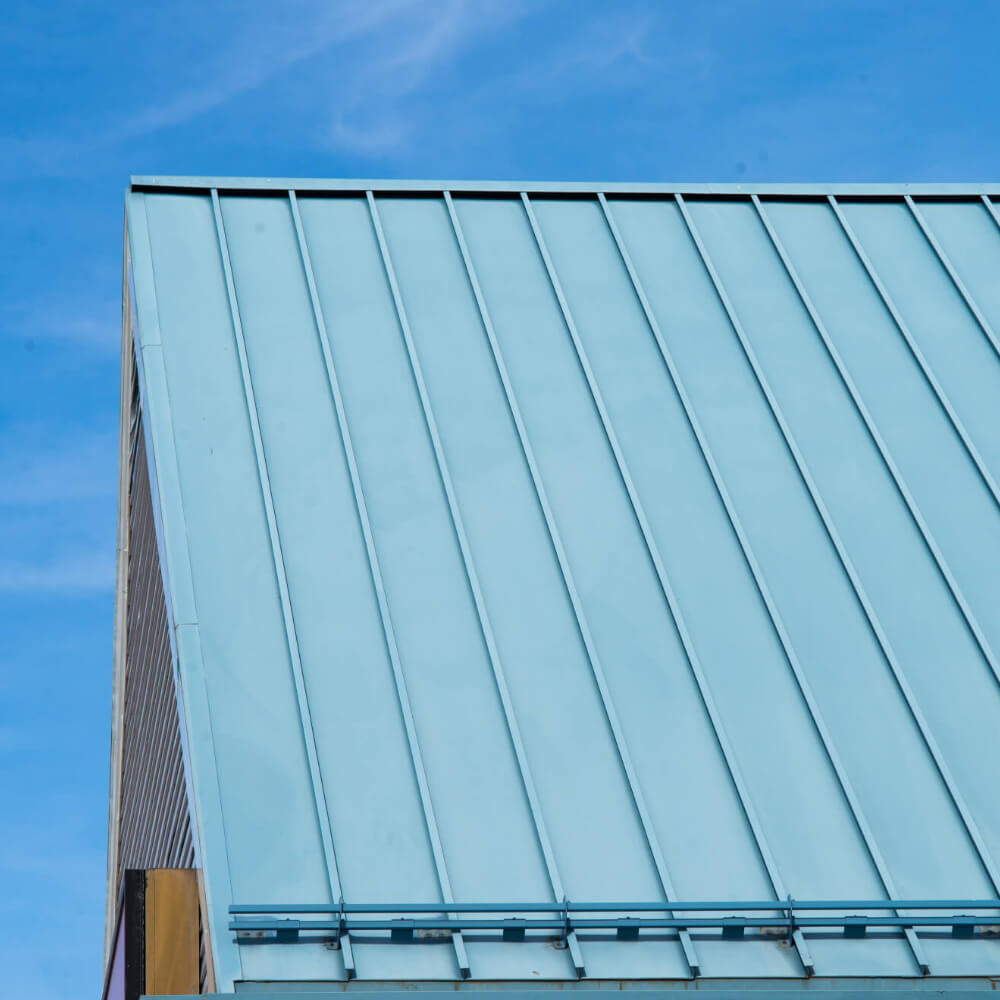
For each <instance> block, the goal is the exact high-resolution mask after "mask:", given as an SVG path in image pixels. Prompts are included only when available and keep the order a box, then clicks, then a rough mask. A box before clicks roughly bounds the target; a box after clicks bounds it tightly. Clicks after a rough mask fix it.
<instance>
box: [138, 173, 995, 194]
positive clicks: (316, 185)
mask: <svg viewBox="0 0 1000 1000" xmlns="http://www.w3.org/2000/svg"><path fill="white" fill-rule="evenodd" d="M130 185H131V187H132V188H133V189H142V188H172V189H175V190H192V191H194V192H200V191H204V192H207V191H209V190H211V189H212V188H217V189H219V190H224V191H255V192H260V193H274V194H280V195H282V196H283V197H287V194H288V191H290V190H295V191H298V192H299V193H300V194H303V193H308V192H326V193H336V192H340V191H343V192H358V193H361V194H363V193H364V192H366V191H374V192H376V193H380V192H400V193H405V192H415V193H431V194H443V193H444V192H445V191H451V192H452V193H462V194H465V193H471V194H475V193H483V194H511V195H518V194H520V192H522V191H526V192H527V193H528V194H597V193H598V192H603V193H604V194H625V195H629V194H637V195H646V194H653V195H657V194H662V195H667V196H670V195H674V194H677V193H680V194H682V195H683V194H691V195H708V196H711V195H737V196H738V195H746V196H749V195H751V194H760V195H773V196H782V195H784V196H788V197H800V198H801V197H817V198H819V197H825V196H826V195H828V194H833V195H843V196H847V197H861V198H863V197H874V198H897V199H902V198H903V196H904V195H912V196H914V197H920V196H928V197H932V198H948V197H955V198H958V197H965V198H978V197H979V196H981V195H987V196H988V195H994V196H1000V185H998V184H996V183H993V184H672V183H660V184H654V183H650V184H629V183H618V184H601V183H597V182H594V183H587V182H584V183H563V182H560V181H529V182H524V181H487V180H482V181H445V180H391V179H390V180H366V179H355V178H345V179H341V178H329V177H309V178H292V177H176V176H170V175H137V176H133V177H132V178H131V179H130Z"/></svg>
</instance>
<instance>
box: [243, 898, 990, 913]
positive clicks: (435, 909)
mask: <svg viewBox="0 0 1000 1000" xmlns="http://www.w3.org/2000/svg"><path fill="white" fill-rule="evenodd" d="M789 903H790V904H791V907H792V909H794V910H796V911H800V910H844V911H847V910H893V909H903V910H953V911H954V910H1000V899H892V900H889V899H863V900H859V899H820V900H817V899H804V900H803V899H792V900H782V901H780V902H777V901H775V900H773V899H771V900H749V901H747V900H709V901H706V900H692V901H687V902H685V901H683V900H670V902H665V901H664V900H660V901H658V902H641V903H640V902H631V903H589V902H579V903H573V902H566V903H551V902H549V903H544V902H543V903H539V902H533V903H447V904H445V903H441V902H437V903H348V902H344V903H343V904H342V905H339V904H336V903H302V904H299V903H278V904H274V905H270V906H267V905H263V904H261V905H258V904H249V903H241V904H233V905H232V906H230V907H229V912H230V913H231V914H233V915H237V914H250V915H253V914H273V913H338V912H343V913H443V912H445V911H447V912H449V913H562V912H564V910H568V911H569V912H570V913H663V912H664V911H666V910H685V911H689V912H696V911H708V912H717V913H722V912H740V913H749V912H754V911H768V910H771V911H774V910H780V911H782V912H785V911H787V909H788V905H789Z"/></svg>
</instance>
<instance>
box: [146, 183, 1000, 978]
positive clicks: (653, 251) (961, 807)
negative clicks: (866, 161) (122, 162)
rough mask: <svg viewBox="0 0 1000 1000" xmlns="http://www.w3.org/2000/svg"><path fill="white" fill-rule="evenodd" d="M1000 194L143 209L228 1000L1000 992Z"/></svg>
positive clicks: (475, 192)
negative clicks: (489, 992) (926, 988)
mask: <svg viewBox="0 0 1000 1000" xmlns="http://www.w3.org/2000/svg"><path fill="white" fill-rule="evenodd" d="M997 194H1000V189H994V188H989V187H981V186H949V187H943V186H941V187H934V186H929V187H927V186H925V187H916V186H910V187H907V186H898V187H894V188H888V187H878V188H855V187H848V188H834V187H828V188H820V187H811V186H810V187H799V188H773V187H768V188H749V187H730V188H720V187H707V186H698V185H687V186H685V185H681V186H645V187H642V186H621V185H619V186H609V185H605V186H576V187H574V186H571V185H564V186H559V185H527V186H525V185H494V184H453V185H440V184H433V183H429V184H414V183H406V182H397V181H387V182H378V183H376V182H370V181H367V182H342V181H322V182H319V181H308V182H296V181H283V180H282V181H273V180H261V181H243V180H238V181H237V180H233V179H219V180H212V179H204V178H199V179H183V178H135V179H134V180H133V185H132V188H131V190H130V192H129V194H128V196H127V217H128V232H129V254H130V267H131V279H132V285H133V292H132V294H133V301H134V308H135V313H136V344H137V353H138V358H139V365H140V384H141V396H142V405H143V407H144V412H145V414H146V420H145V427H146V429H147V434H148V435H149V439H150V452H151V455H152V459H153V460H152V466H153V475H154V476H155V480H156V481H155V484H154V495H155V497H156V498H157V500H158V504H159V510H158V512H157V513H158V516H159V524H160V537H161V543H160V544H161V549H162V557H163V563H164V573H165V576H166V578H167V590H168V593H169V601H170V605H171V609H170V610H171V618H172V623H173V626H174V636H175V650H176V657H177V668H178V678H179V683H180V692H181V701H182V714H183V718H184V722H185V729H186V738H187V747H186V751H187V766H188V769H189V773H190V778H191V782H192V787H193V790H194V803H193V805H194V812H195V815H196V820H197V825H198V839H199V847H200V854H201V859H202V864H203V867H204V876H205V887H206V895H207V899H208V904H209V919H210V930H211V938H212V948H213V954H214V959H215V966H216V976H217V979H218V982H219V986H220V988H229V987H230V986H231V984H232V983H233V982H234V981H239V980H338V979H344V978H346V977H349V976H351V975H356V976H357V977H358V978H360V979H370V980H378V981H390V980H448V979H457V978H460V977H462V976H465V975H468V976H471V977H472V978H473V979H475V980H530V979H557V980H558V979H570V980H571V979H575V978H577V977H578V976H581V975H583V976H586V977H588V978H591V979H614V980H619V979H672V978H689V977H691V976H694V975H700V976H707V977H742V978H752V977H798V976H801V975H803V974H804V973H806V974H808V973H815V974H816V975H819V976H912V975H919V974H920V973H921V972H922V971H924V972H928V971H929V972H930V973H931V974H933V975H937V976H968V975H991V974H997V973H1000V940H998V939H997V937H996V936H995V935H993V934H992V931H991V927H992V923H991V919H992V918H991V916H990V911H985V912H984V910H983V907H982V903H981V904H980V910H979V911H978V912H979V914H980V916H981V922H976V921H973V920H971V918H970V919H968V920H967V921H966V923H965V924H964V925H963V924H962V922H961V920H960V919H958V918H957V917H955V916H954V915H955V914H961V913H967V914H972V913H976V912H977V911H975V910H972V909H969V908H968V904H966V903H963V901H972V900H979V901H984V900H985V901H989V900H993V899H997V897H998V890H1000V794H998V793H997V789H998V787H1000V754H997V752H996V747H997V733H998V732H1000V572H998V570H997V567H998V566H1000V487H998V477H1000V336H998V334H1000V214H998V213H1000V208H998V206H997V205H996V204H994V201H993V200H992V198H993V197H994V196H996V195H997ZM788 897H792V899H793V900H806V901H813V904H814V905H813V907H812V908H810V906H809V905H808V903H807V904H805V905H803V906H797V905H796V904H794V903H793V904H791V905H789V904H788V903H787V902H783V903H782V904H781V905H780V906H775V907H774V908H773V909H766V910H765V909H762V908H760V907H758V908H757V909H756V910H755V909H754V908H753V907H749V906H747V905H746V904H748V903H752V902H754V901H756V902H758V903H762V902H768V901H776V900H780V901H786V900H787V899H788ZM668 900H669V901H672V903H674V904H678V903H684V902H686V903H688V904H690V908H689V909H685V907H684V906H683V905H671V906H670V907H669V908H668V907H667V905H666V901H668ZM887 900H897V901H898V900H909V901H912V902H913V903H914V905H915V906H916V905H917V904H919V903H921V902H923V904H924V909H922V910H917V909H907V908H906V907H903V906H896V907H892V906H888V907H887V908H885V909H881V910H879V909H878V908H877V904H878V902H879V901H887ZM928 900H933V901H940V906H939V907H938V908H937V909H932V908H928V906H929V904H928V903H927V901H928ZM341 901H344V902H345V903H346V904H347V907H348V910H350V907H351V906H353V907H354V908H355V909H354V912H353V914H352V913H351V912H348V913H346V914H344V915H341V914H339V913H337V912H331V911H336V908H337V906H338V904H339V903H340V902H341ZM564 901H565V904H564ZM695 901H702V902H704V901H709V902H712V901H714V902H715V903H719V904H720V905H718V906H716V907H715V909H714V910H713V911H712V912H711V913H710V915H709V917H708V918H705V919H704V921H703V923H702V924H699V923H698V922H697V920H696V919H695V918H696V917H698V915H699V914H700V913H703V912H705V911H704V909H697V908H695V907H694V905H693V904H694V902H695ZM833 901H841V902H840V903H835V902H833ZM851 901H853V902H851ZM817 902H823V903H827V904H828V905H827V906H826V907H823V908H819V907H817V906H816V905H815V904H816V903H817ZM438 903H444V904H448V903H452V904H455V906H456V907H458V909H453V910H449V908H448V906H447V905H443V906H441V907H439V908H438V911H437V913H433V912H431V913H424V914H423V915H422V918H421V919H424V921H425V922H424V923H423V924H421V923H420V921H419V920H418V921H417V922H416V923H414V924H406V922H405V920H403V918H406V917H407V916H408V915H407V913H406V912H405V910H404V909H403V908H402V906H403V904H423V905H425V906H426V905H430V904H438ZM528 903H538V904H551V906H552V911H551V912H546V913H543V914H542V917H543V918H544V919H545V920H547V921H548V923H549V924H552V923H553V922H554V923H555V924H557V925H559V926H561V927H562V931H561V933H556V932H554V931H553V930H552V929H551V928H542V929H540V931H539V933H540V935H541V938H544V940H542V939H536V938H535V937H533V933H532V928H531V925H530V922H529V923H528V924H526V925H525V926H527V927H528V933H526V934H525V933H524V931H523V930H522V931H521V933H520V934H519V933H517V932H516V931H515V930H514V928H513V925H512V924H510V918H511V917H513V916H521V917H528V918H532V917H533V915H535V916H537V914H536V913H535V911H531V910H529V909H526V904H528ZM587 903H590V904H595V905H596V904H598V903H603V904H619V905H618V906H617V907H615V906H611V907H610V912H611V916H608V915H607V912H608V911H609V908H608V907H605V909H604V910H603V911H602V910H595V911H587V908H586V904H587ZM654 903H663V904H664V905H663V907H662V908H661V909H660V910H659V912H658V913H657V914H654V913H653V911H651V910H649V909H648V908H647V909H646V910H643V909H642V908H641V907H640V906H639V904H654ZM865 903H867V909H865V908H864V906H863V904H865ZM307 904H314V905H318V906H320V907H321V908H325V910H326V911H328V912H327V913H326V923H325V924H323V922H322V921H320V924H322V926H321V927H320V928H318V930H319V931H320V932H323V931H324V928H325V929H326V931H327V932H328V931H329V926H328V925H330V923H331V921H332V922H333V924H332V926H333V927H335V928H336V931H335V933H334V934H333V935H332V936H333V937H334V938H335V939H336V941H335V942H331V941H329V940H327V942H326V943H325V944H322V943H316V941H315V939H311V938H310V935H309V933H307V932H308V931H309V930H310V928H309V927H308V925H307V921H306V919H305V917H304V916H303V913H302V912H299V914H298V915H299V917H301V918H303V920H302V924H301V926H297V927H294V928H293V927H292V925H291V924H287V925H286V924H282V925H279V924H277V923H276V922H275V921H276V919H278V918H282V919H285V918H287V916H288V913H287V911H288V910H290V909H295V908H298V909H299V910H300V911H301V910H302V908H303V907H305V906H306V905H307ZM369 904H379V905H380V906H382V907H384V908H385V911H387V912H381V913H380V914H379V916H380V918H381V921H382V924H381V925H379V921H378V920H377V919H374V920H373V919H368V921H367V923H366V922H365V920H364V919H362V917H363V913H362V911H363V910H364V907H365V906H366V905H369ZM471 904H479V905H480V906H483V907H485V906H489V907H492V908H494V909H495V910H502V911H503V912H492V913H491V914H489V916H490V917H492V919H493V921H494V924H495V926H478V927H477V926H476V925H475V920H474V919H473V916H472V915H470V914H469V913H468V911H467V910H463V909H462V906H463V905H471ZM519 904H520V906H519ZM556 904H558V905H556ZM628 904H632V905H631V906H629V905H628ZM722 904H724V905H722ZM741 904H742V906H741ZM233 905H236V906H240V905H243V906H247V905H250V906H254V907H256V909H257V910H260V911H263V914H264V916H265V917H266V915H267V914H270V915H271V919H270V922H268V920H267V919H264V920H263V923H260V924H259V927H258V928H257V929H254V927H252V926H251V924H252V923H253V922H252V920H251V919H250V918H248V917H247V916H245V915H243V916H241V915H240V914H239V913H235V914H233V913H230V907H231V906H233ZM283 908H284V911H286V912H283ZM852 908H853V909H852ZM998 909H1000V903H998ZM938 911H940V912H941V913H942V914H944V915H943V916H942V917H941V920H942V924H941V926H940V927H931V926H928V925H927V922H926V920H927V917H928V915H931V916H933V915H934V914H935V913H936V912H938ZM601 913H604V914H605V915H604V916H601ZM359 914H360V915H359ZM588 914H589V918H590V921H591V922H590V925H588V923H587V918H588ZM729 914H736V915H741V916H743V917H747V916H748V915H749V917H750V918H751V919H750V920H749V923H748V924H747V926H745V927H742V928H740V927H737V926H736V924H737V923H739V921H729V922H728V923H727V922H726V921H725V918H726V917H727V915H729ZM755 914H756V915H757V919H758V923H757V924H754V923H753V919H752V918H753V917H754V915H755ZM761 914H763V915H764V916H765V917H767V918H773V919H771V923H773V924H774V925H775V926H765V927H762V926H759V925H760V924H761V923H767V920H765V919H763V918H762V917H761V916H760V915H761ZM857 914H867V916H864V917H863V918H858V917H857ZM920 914H922V915H923V918H924V922H923V923H921V921H920V920H919V919H917V917H918V916H919V915H920ZM260 916H261V915H260V914H258V917H260ZM306 916H307V915H306ZM409 916H410V917H412V914H410V915H409ZM904 916H905V917H912V918H913V920H912V922H907V921H905V920H901V919H899V917H904ZM994 916H995V915H994ZM654 917H658V918H659V919H660V924H658V925H656V924H654V923H649V922H648V921H651V920H653V919H654ZM342 918H343V921H344V922H341V921H342ZM948 918H953V919H948ZM498 919H499V920H501V922H500V923H496V921H497V920H498ZM824 919H829V924H828V925H823V920H824ZM390 920H397V921H401V922H399V923H394V924H390V923H388V922H387V921H390ZM601 920H603V921H604V923H601ZM636 920H638V923H636V922H635V921H636ZM231 921H234V922H235V923H234V924H233V926H234V927H241V928H242V929H240V930H239V931H238V933H237V934H236V936H234V931H233V930H230V929H229V928H230V922H231ZM240 921H243V923H242V925H241V924H240ZM352 921H354V922H353V923H352ZM435 921H436V922H435ZM560 921H562V923H561V924H560ZM567 921H568V923H567ZM643 921H647V923H643ZM671 921H673V922H672V923H671ZM880 921H881V923H880ZM996 922H997V923H1000V918H996ZM258 923H259V921H258ZM848 924H850V926H847V925H848ZM432 925H433V926H432ZM640 925H641V926H640ZM681 925H682V926H681ZM778 925H780V926H778ZM789 925H790V926H789ZM821 925H822V926H821ZM255 926H256V925H255ZM278 926H281V927H283V928H285V929H284V930H282V931H281V932H279V933H278V934H277V935H275V933H274V932H273V929H274V928H275V927H278ZM390 926H392V927H393V928H394V929H393V930H392V932H391V933H390V932H389V931H388V929H387V928H389V927H390ZM970 927H971V928H972V930H971V931H968V928H970ZM261 928H262V929H261ZM984 928H985V931H984ZM314 930H316V928H314ZM966 932H968V933H966ZM321 936H324V933H321ZM330 936H331V935H330V934H329V933H325V937H327V938H329V937H330ZM636 936H638V940H635V939H634V938H635V937H636ZM519 937H524V938H525V940H518V938H519ZM553 937H555V938H556V939H557V940H556V942H555V943H556V945H557V946H556V947H553V945H552V942H551V940H550V939H551V938H553ZM310 940H312V943H310ZM237 942H238V943H237Z"/></svg>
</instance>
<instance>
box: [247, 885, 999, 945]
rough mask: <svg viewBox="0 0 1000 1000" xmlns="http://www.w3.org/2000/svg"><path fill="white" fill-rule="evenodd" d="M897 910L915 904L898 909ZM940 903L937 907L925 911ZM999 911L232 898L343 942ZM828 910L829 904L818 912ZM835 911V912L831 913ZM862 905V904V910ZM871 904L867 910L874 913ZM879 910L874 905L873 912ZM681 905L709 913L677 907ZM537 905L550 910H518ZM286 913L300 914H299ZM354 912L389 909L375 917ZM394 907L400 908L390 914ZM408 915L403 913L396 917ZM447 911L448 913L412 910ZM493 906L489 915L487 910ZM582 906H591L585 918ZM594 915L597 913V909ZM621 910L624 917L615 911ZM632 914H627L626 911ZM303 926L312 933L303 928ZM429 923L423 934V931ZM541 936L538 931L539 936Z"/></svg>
mask: <svg viewBox="0 0 1000 1000" xmlns="http://www.w3.org/2000/svg"><path fill="white" fill-rule="evenodd" d="M900 910H917V911H922V912H921V913H917V914H914V915H912V916H899V911H900ZM931 910H936V911H940V912H937V913H933V914H931V913H928V912H927V911H931ZM969 910H973V911H984V910H994V911H998V913H1000V899H891V900H890V899H875V900H871V899H868V900H853V899H852V900H799V899H792V898H791V897H790V896H789V897H788V898H787V899H785V900H754V901H750V902H734V901H727V902H705V901H697V902H683V901H680V900H671V901H669V902H667V901H660V902H645V903H571V902H569V900H563V902H561V903H558V902H554V903H346V902H343V901H341V902H339V903H304V904H296V903H282V904H277V905H272V906H263V905H261V906H258V905H250V904H242V905H233V906H230V907H229V913H230V915H231V916H232V918H233V919H232V920H230V923H229V929H230V930H231V931H235V932H236V934H237V935H239V934H241V933H243V934H246V933H251V932H253V933H256V934H262V933H265V932H274V937H273V938H268V939H267V941H268V943H295V942H299V941H303V942H308V941H313V942H315V941H316V940H319V939H323V940H327V939H329V938H330V937H332V939H333V941H334V942H335V943H336V942H339V940H340V937H341V936H342V935H344V934H358V933H361V934H364V933H368V932H371V933H378V932H382V933H383V934H385V932H388V936H387V937H381V938H375V939H373V940H376V941H378V940H383V941H386V942H391V943H404V942H422V941H423V942H432V941H439V940H441V938H442V937H445V938H446V937H449V936H450V933H451V932H453V931H463V932H464V931H499V932H500V933H501V936H502V938H503V940H505V941H524V940H525V939H526V932H527V931H538V932H549V933H548V934H539V935H538V937H540V938H547V939H553V938H554V939H555V940H557V941H559V940H562V941H564V940H565V939H566V938H567V937H568V936H569V934H570V932H571V931H614V933H615V936H616V938H617V939H618V940H621V941H636V940H638V939H639V932H640V931H642V930H652V931H661V930H675V931H681V930H719V931H721V932H722V937H723V938H724V939H727V940H733V939H739V938H742V937H743V936H744V932H745V931H746V930H747V929H751V930H760V931H770V932H771V933H772V934H773V933H774V932H775V931H783V932H784V934H783V936H785V937H788V938H790V937H791V935H792V934H793V933H794V932H795V931H796V930H804V929H807V928H817V929H823V930H833V929H842V930H843V934H844V936H845V937H851V938H862V937H864V936H865V935H866V934H867V932H868V930H869V928H878V927H885V928H898V929H900V930H904V929H906V928H919V927H950V928H951V933H952V935H953V936H954V937H956V938H972V937H974V936H975V935H976V928H977V927H980V928H988V930H985V931H984V930H982V929H981V930H980V933H989V934H998V933H1000V916H998V917H997V919H996V921H991V920H988V919H986V920H984V914H982V913H980V914H979V915H978V916H977V915H975V914H974V913H968V912H963V911H969ZM817 911H823V912H817ZM830 911H833V913H834V915H831V913H830ZM857 911H862V912H857ZM864 911H868V912H867V913H866V912H864ZM871 911H876V912H871ZM678 912H683V913H691V914H706V915H705V916H676V914H677V913H678ZM522 913H537V914H543V915H544V916H539V917H521V916H515V914H522ZM652 913H655V914H674V915H672V916H669V915H668V916H632V915H631V914H652ZM284 914H291V915H298V917H299V918H297V919H292V918H291V917H288V916H284ZM305 914H329V915H330V917H329V918H328V919H325V920H315V919H300V918H301V916H302V915H305ZM352 914H362V915H365V914H385V915H387V916H382V917H380V918H378V919H371V918H370V917H365V916H362V917H361V919H358V918H352V916H351V915H352ZM389 914H393V915H394V916H388V915H389ZM398 914H403V916H398ZM408 914H446V915H445V916H407V915H408ZM480 914H486V915H488V916H485V917H484V916H480ZM577 914H591V916H586V917H581V916H577ZM595 914H597V915H596V916H595ZM615 914H617V916H616V915H615ZM625 914H629V915H628V916H626V915H625ZM300 932H316V933H307V934H305V935H304V936H303V935H301V934H300ZM421 932H423V933H421ZM533 936H534V935H533Z"/></svg>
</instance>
